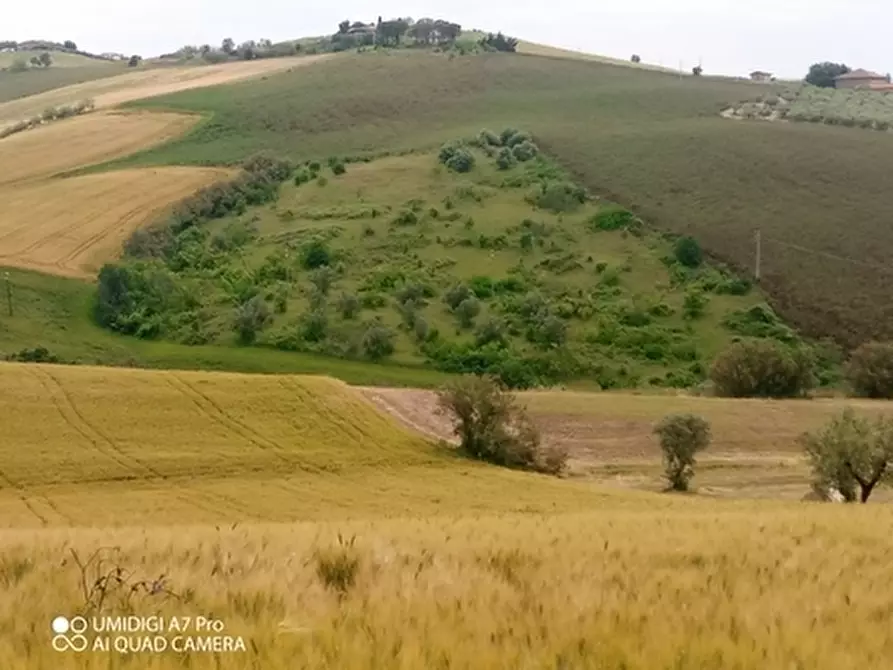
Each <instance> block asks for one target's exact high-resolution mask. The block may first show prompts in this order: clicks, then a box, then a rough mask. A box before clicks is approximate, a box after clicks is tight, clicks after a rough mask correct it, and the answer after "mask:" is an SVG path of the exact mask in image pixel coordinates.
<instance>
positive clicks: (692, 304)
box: [682, 290, 709, 319]
mask: <svg viewBox="0 0 893 670" xmlns="http://www.w3.org/2000/svg"><path fill="white" fill-rule="evenodd" d="M708 302H709V299H708V298H707V296H706V295H704V293H702V292H701V291H698V290H693V291H689V292H688V293H686V294H685V299H684V300H683V302H682V316H683V317H685V318H686V319H699V318H701V317H702V316H704V310H705V309H706V307H707V303H708Z"/></svg>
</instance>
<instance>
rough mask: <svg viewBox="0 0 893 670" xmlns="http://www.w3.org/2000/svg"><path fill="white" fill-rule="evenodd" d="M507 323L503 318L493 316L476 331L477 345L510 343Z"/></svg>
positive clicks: (475, 339) (502, 345)
mask: <svg viewBox="0 0 893 670" xmlns="http://www.w3.org/2000/svg"><path fill="white" fill-rule="evenodd" d="M506 330H507V329H506V325H505V322H504V321H503V320H502V319H499V318H496V317H491V318H489V319H487V320H486V321H485V322H484V323H483V324H482V325H481V326H479V327H478V328H477V330H475V332H474V341H475V345H476V346H478V347H483V346H486V345H488V344H491V343H495V344H497V345H498V346H501V347H504V346H506V345H507V344H508V340H507V338H506Z"/></svg>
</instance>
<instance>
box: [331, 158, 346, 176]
mask: <svg viewBox="0 0 893 670" xmlns="http://www.w3.org/2000/svg"><path fill="white" fill-rule="evenodd" d="M329 167H331V168H332V174H334V175H335V176H336V177H340V176H341V175H343V174H344V173H345V172H347V166H346V165H345V164H344V161H342V160H336V161H334V162H332V163H329Z"/></svg>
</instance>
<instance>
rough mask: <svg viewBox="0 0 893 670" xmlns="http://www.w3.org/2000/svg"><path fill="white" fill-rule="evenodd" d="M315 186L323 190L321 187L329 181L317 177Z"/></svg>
mask: <svg viewBox="0 0 893 670" xmlns="http://www.w3.org/2000/svg"><path fill="white" fill-rule="evenodd" d="M316 185H317V186H319V187H320V188H323V187H325V186H328V185H329V180H328V179H326V178H325V177H323V176H322V175H320V176H319V177H317V178H316Z"/></svg>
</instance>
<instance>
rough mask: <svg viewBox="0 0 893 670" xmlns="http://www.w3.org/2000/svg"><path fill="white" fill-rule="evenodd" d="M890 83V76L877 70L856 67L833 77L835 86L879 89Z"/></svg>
mask: <svg viewBox="0 0 893 670" xmlns="http://www.w3.org/2000/svg"><path fill="white" fill-rule="evenodd" d="M889 84H890V78H889V77H888V76H886V75H883V74H878V73H877V72H869V71H868V70H863V69H861V68H860V69H858V70H853V71H852V72H848V73H847V74H842V75H840V76H839V77H836V78H835V79H834V86H835V88H872V89H879V88H883V87H886V86H888V85H889Z"/></svg>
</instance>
